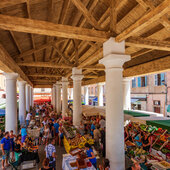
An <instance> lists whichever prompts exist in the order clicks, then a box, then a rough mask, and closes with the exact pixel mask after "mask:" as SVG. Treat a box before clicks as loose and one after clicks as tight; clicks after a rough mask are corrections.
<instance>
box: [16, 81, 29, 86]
mask: <svg viewBox="0 0 170 170" xmlns="http://www.w3.org/2000/svg"><path fill="white" fill-rule="evenodd" d="M18 83H19V84H20V85H22V86H24V85H26V83H27V82H26V81H18Z"/></svg>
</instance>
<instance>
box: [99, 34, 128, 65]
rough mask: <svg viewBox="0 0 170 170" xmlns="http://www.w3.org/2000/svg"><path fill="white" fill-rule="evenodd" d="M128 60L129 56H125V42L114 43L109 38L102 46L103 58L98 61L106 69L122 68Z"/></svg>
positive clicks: (112, 39)
mask: <svg viewBox="0 0 170 170" xmlns="http://www.w3.org/2000/svg"><path fill="white" fill-rule="evenodd" d="M128 60H130V55H126V54H125V42H124V41H122V42H120V43H118V42H115V38H113V37H111V38H109V40H107V41H106V42H104V44H103V58H102V59H101V60H100V61H99V63H100V64H103V65H105V67H106V68H122V66H123V64H124V63H125V62H126V61H128Z"/></svg>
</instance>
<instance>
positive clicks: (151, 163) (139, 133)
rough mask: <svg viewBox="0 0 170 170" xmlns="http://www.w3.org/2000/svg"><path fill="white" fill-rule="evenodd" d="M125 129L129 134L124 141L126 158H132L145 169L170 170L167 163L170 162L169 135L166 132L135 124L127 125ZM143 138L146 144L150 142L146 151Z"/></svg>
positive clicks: (169, 165) (154, 127)
mask: <svg viewBox="0 0 170 170" xmlns="http://www.w3.org/2000/svg"><path fill="white" fill-rule="evenodd" d="M125 128H126V130H125V131H126V132H127V131H128V133H129V134H130V137H128V138H127V140H126V141H125V150H126V155H127V156H128V157H130V158H133V160H135V161H136V162H138V163H139V164H140V166H141V167H145V169H146V168H148V167H152V169H154V168H155V169H156V168H157V169H161V168H162V169H168V168H170V164H169V163H168V162H169V161H170V141H169V138H170V134H169V133H168V130H165V129H162V128H157V127H156V126H151V125H145V124H140V123H136V122H131V123H129V124H128V125H127V126H126V127H125ZM145 136H146V137H145ZM136 137H138V138H136ZM145 138H146V140H148V143H149V141H151V144H149V145H148V149H146V148H147V147H146V146H144V143H143V142H144V139H145ZM149 138H150V139H149Z"/></svg>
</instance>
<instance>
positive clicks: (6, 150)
mask: <svg viewBox="0 0 170 170" xmlns="http://www.w3.org/2000/svg"><path fill="white" fill-rule="evenodd" d="M10 149H11V146H10V138H9V132H8V131H7V132H5V136H4V137H3V138H2V140H1V150H2V169H3V170H5V164H6V167H8V166H9V164H8V159H9V154H10Z"/></svg>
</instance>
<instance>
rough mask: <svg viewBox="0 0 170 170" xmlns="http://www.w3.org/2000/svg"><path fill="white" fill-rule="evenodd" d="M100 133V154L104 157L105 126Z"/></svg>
mask: <svg viewBox="0 0 170 170" xmlns="http://www.w3.org/2000/svg"><path fill="white" fill-rule="evenodd" d="M100 133H101V145H102V146H101V148H102V156H103V157H105V156H106V141H105V138H106V132H105V128H104V129H102V130H101V131H100Z"/></svg>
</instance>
